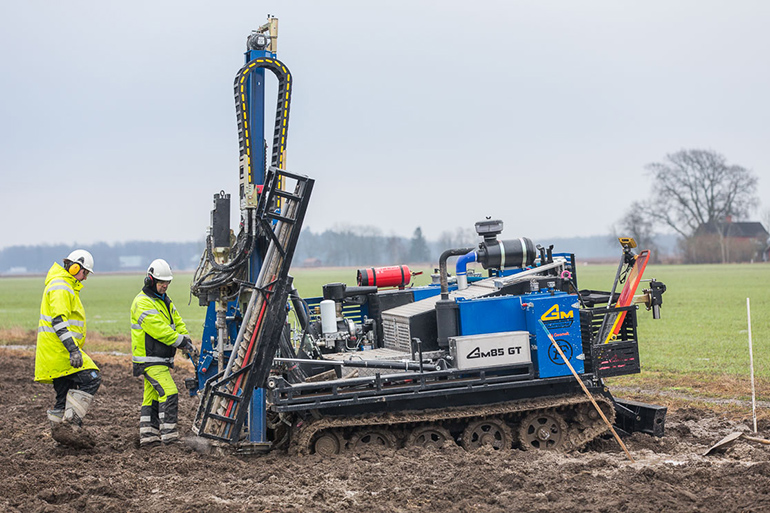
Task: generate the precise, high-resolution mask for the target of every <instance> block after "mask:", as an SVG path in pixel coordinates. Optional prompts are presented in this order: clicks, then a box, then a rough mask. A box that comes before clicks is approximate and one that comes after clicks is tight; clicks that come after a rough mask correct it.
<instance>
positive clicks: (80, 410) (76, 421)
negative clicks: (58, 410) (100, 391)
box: [64, 390, 94, 427]
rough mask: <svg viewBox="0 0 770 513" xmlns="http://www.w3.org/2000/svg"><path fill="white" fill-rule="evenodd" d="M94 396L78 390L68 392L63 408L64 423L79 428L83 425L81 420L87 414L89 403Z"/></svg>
mask: <svg viewBox="0 0 770 513" xmlns="http://www.w3.org/2000/svg"><path fill="white" fill-rule="evenodd" d="M93 400H94V396H92V395H91V394H87V393H85V392H82V391H80V390H70V391H69V392H67V405H66V406H65V407H64V422H66V423H68V424H72V425H75V426H77V427H80V426H82V425H83V419H84V418H85V416H86V413H88V408H89V407H90V406H91V401H93Z"/></svg>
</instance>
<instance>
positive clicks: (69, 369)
mask: <svg viewBox="0 0 770 513" xmlns="http://www.w3.org/2000/svg"><path fill="white" fill-rule="evenodd" d="M82 288H83V284H82V283H80V282H79V281H78V280H76V279H75V277H74V276H72V275H71V274H70V273H68V272H67V270H66V269H64V267H62V266H61V265H59V264H57V263H54V264H53V265H52V266H51V269H49V270H48V275H47V276H46V277H45V290H44V292H43V300H42V301H41V303H40V320H39V321H38V324H37V346H36V348H35V381H39V382H41V383H52V382H53V380H54V379H55V378H60V377H62V376H68V375H70V374H74V373H76V372H80V371H82V370H86V369H96V370H98V369H99V367H97V366H96V364H95V363H94V361H93V360H91V358H90V357H89V356H88V355H87V354H86V353H85V351H82V348H83V344H84V343H85V341H86V311H85V309H84V308H83V303H81V302H80V289H82ZM73 344H74V346H76V347H78V348H79V349H80V350H81V351H80V352H81V353H82V355H83V366H82V367H80V368H77V369H76V368H75V367H73V366H72V365H70V352H69V350H68V349H67V346H70V347H72V345H73Z"/></svg>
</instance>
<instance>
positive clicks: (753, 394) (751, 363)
mask: <svg viewBox="0 0 770 513" xmlns="http://www.w3.org/2000/svg"><path fill="white" fill-rule="evenodd" d="M746 315H747V318H748V323H749V367H750V368H751V416H752V417H753V418H754V432H755V433H756V432H757V398H756V392H755V389H754V348H753V347H752V343H751V301H750V300H749V298H746Z"/></svg>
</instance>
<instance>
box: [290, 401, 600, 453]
mask: <svg viewBox="0 0 770 513" xmlns="http://www.w3.org/2000/svg"><path fill="white" fill-rule="evenodd" d="M594 400H595V401H596V402H597V403H598V404H599V406H600V407H601V408H602V411H603V412H604V414H605V416H607V418H608V420H609V421H610V422H612V421H613V420H614V418H615V408H614V407H613V405H612V402H611V401H610V400H609V399H607V398H606V397H603V396H594ZM559 409H561V410H565V409H566V410H570V412H571V415H570V420H571V424H572V425H571V426H570V427H569V429H568V434H569V436H568V438H567V440H566V441H565V444H564V446H563V449H564V450H571V449H578V448H580V447H582V446H583V445H585V444H586V443H588V442H589V441H591V440H593V439H594V438H596V437H597V436H599V435H601V434H602V433H604V432H605V431H606V430H607V426H606V425H605V424H604V422H603V421H602V419H601V417H600V416H599V415H592V414H590V411H592V410H593V411H595V408H594V407H593V405H592V404H591V402H590V401H589V400H588V398H587V397H585V396H584V395H572V396H557V397H548V398H542V399H537V400H531V401H514V402H507V403H498V404H491V405H487V406H465V407H459V408H444V409H438V410H428V411H404V412H390V413H385V414H382V415H360V416H355V417H322V418H320V419H308V420H304V421H301V422H299V423H295V425H294V426H293V428H292V433H291V444H290V447H289V451H290V452H292V453H295V454H310V453H311V452H312V447H311V446H310V444H311V442H312V441H313V439H314V437H315V436H316V435H318V434H320V433H321V432H322V431H325V430H329V429H344V428H361V427H368V426H370V427H373V428H374V427H380V428H382V427H386V428H392V427H397V426H405V425H408V424H424V423H439V424H440V423H443V422H447V421H464V422H470V421H473V420H476V419H483V418H488V417H492V416H502V417H504V418H505V417H509V416H514V415H517V414H526V413H529V412H531V411H537V410H554V411H556V410H559ZM592 417H596V418H592Z"/></svg>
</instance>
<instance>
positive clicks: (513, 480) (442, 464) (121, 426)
mask: <svg viewBox="0 0 770 513" xmlns="http://www.w3.org/2000/svg"><path fill="white" fill-rule="evenodd" d="M0 357H2V361H3V370H4V373H3V377H4V379H3V380H2V381H0V405H2V411H3V412H4V414H5V417H4V421H3V422H2V423H0V443H1V444H2V447H1V449H2V450H0V507H2V509H3V510H4V511H25V512H26V511H34V512H48V511H51V512H53V511H56V512H68V511H73V512H74V511H100V512H101V511H110V512H113V513H114V512H121V511H150V512H152V511H164V512H183V511H191V512H192V511H302V512H306V511H308V512H310V511H313V512H315V511H321V512H326V511H328V512H334V511H413V510H422V511H483V512H486V511H606V512H616V511H634V512H644V511H655V512H658V511H720V512H726V511H770V446H765V445H760V444H756V443H752V442H748V441H745V440H739V441H738V442H737V443H736V444H734V445H733V446H732V447H730V448H728V449H727V450H726V451H724V452H722V453H720V454H716V455H711V456H703V453H704V452H705V451H706V450H707V449H708V448H709V447H710V446H711V445H712V444H713V443H714V442H716V441H718V440H719V439H721V438H722V437H723V436H724V435H727V434H728V433H731V432H733V431H736V430H740V431H748V427H749V422H748V421H747V420H745V419H740V418H738V419H730V418H727V417H725V416H720V415H719V414H717V413H714V412H713V411H711V410H706V409H695V408H690V407H684V408H678V409H670V411H669V416H668V420H667V434H666V436H665V437H664V438H661V439H655V438H652V437H649V436H646V435H639V434H635V435H633V436H631V437H628V438H626V439H625V442H626V444H627V446H628V449H629V450H630V452H631V454H632V455H633V457H634V458H635V459H636V462H635V463H631V462H630V461H628V459H627V458H626V456H625V455H624V454H623V452H622V451H621V450H620V449H619V447H618V446H617V444H616V443H615V441H614V440H612V439H606V440H599V441H597V442H595V443H593V444H592V445H591V446H590V447H588V448H587V449H585V450H584V451H581V452H572V453H568V454H552V453H545V452H541V453H538V452H524V451H518V450H511V451H505V452H496V451H494V450H491V449H489V450H487V449H481V450H479V451H476V452H473V453H468V452H465V451H464V450H463V449H461V448H459V447H457V446H452V447H444V448H441V449H434V450H428V449H401V450H399V451H381V452H371V453H365V454H358V455H340V456H334V457H330V458H325V459H323V458H320V457H318V456H315V455H313V456H305V457H292V456H289V455H287V454H285V453H281V452H272V453H270V454H267V455H260V456H250V457H243V456H234V455H222V454H202V453H200V452H196V451H193V450H192V449H190V448H189V447H188V446H186V445H181V446H172V447H158V448H153V449H139V448H138V417H139V405H140V402H141V388H142V387H141V383H140V381H139V378H133V377H132V376H131V370H130V365H129V363H128V359H127V358H126V357H114V356H103V355H97V356H96V357H95V360H96V361H97V362H98V363H99V365H100V366H101V368H102V372H103V377H104V384H103V385H102V389H101V390H100V391H99V393H98V394H97V396H96V399H95V401H94V405H93V407H92V410H91V412H89V416H88V418H87V423H86V424H87V426H88V429H89V430H90V431H91V432H92V433H93V434H94V436H95V438H96V441H97V444H96V446H95V447H94V448H93V449H89V450H80V451H77V450H72V449H69V448H65V447H61V446H59V445H58V444H57V443H56V442H55V441H54V440H53V439H52V438H51V436H50V432H49V428H48V422H47V420H46V416H45V410H46V409H47V408H50V407H51V406H52V402H53V387H51V386H47V385H40V384H36V383H34V382H33V381H32V376H33V364H34V362H33V352H31V351H25V350H0ZM191 375H192V371H191V368H181V369H177V370H175V372H174V377H175V379H176V380H177V383H178V384H179V385H182V382H183V380H184V378H185V377H190V376H191ZM195 407H196V404H195V399H191V398H188V397H187V396H186V395H185V396H184V397H181V400H180V409H181V420H180V422H181V425H182V430H183V432H184V433H185V435H188V436H189V435H190V432H189V427H190V424H191V422H192V418H193V416H194V413H195ZM759 431H760V432H759V436H762V437H765V438H768V437H770V423H768V422H767V421H762V422H760V430H759Z"/></svg>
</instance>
